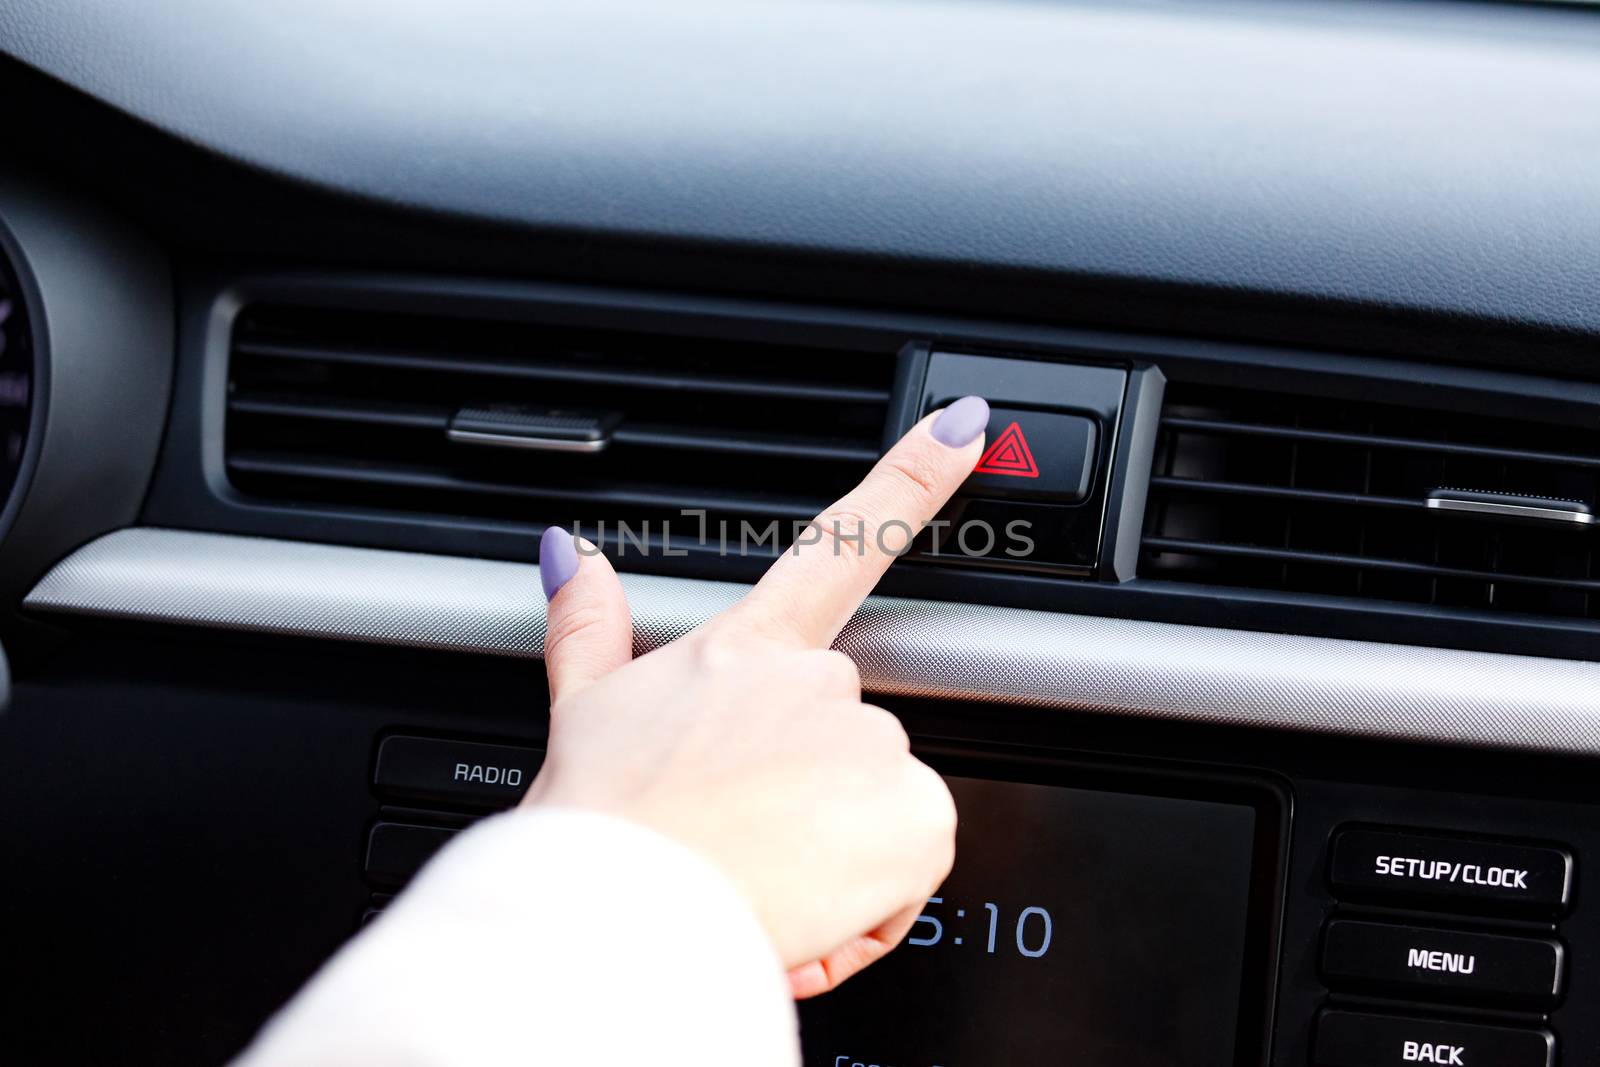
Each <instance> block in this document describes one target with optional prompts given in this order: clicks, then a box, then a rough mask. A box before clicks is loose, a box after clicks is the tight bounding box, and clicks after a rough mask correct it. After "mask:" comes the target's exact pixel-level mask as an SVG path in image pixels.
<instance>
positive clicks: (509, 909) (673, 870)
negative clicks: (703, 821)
mask: <svg viewBox="0 0 1600 1067" xmlns="http://www.w3.org/2000/svg"><path fill="white" fill-rule="evenodd" d="M799 1062H800V1050H799V1040H798V1037H797V1024H796V1018H795V1011H794V1003H793V1001H792V999H791V997H790V994H789V987H788V982H787V979H786V977H785V974H784V970H783V966H782V963H781V961H780V960H779V959H778V957H777V955H776V953H775V952H774V950H773V947H772V944H771V942H770V941H769V940H768V939H767V936H766V933H765V931H764V930H763V929H762V928H761V926H760V924H759V923H758V922H757V920H756V917H755V915H754V913H753V912H752V911H751V909H750V906H749V905H748V904H747V903H746V902H745V900H744V898H743V897H742V896H740V894H739V893H738V891H737V890H735V889H734V887H733V886H732V884H731V883H729V882H728V880H727V879H726V878H725V877H723V875H722V874H721V872H719V871H718V870H716V868H715V867H713V866H712V865H711V864H710V863H709V862H707V861H706V860H704V859H701V858H700V857H699V856H698V855H696V854H695V853H693V852H691V851H690V850H689V849H687V848H685V847H683V846H681V845H679V844H677V843H676V842H674V841H671V840H668V839H667V838H665V837H662V836H661V835H659V834H656V833H654V832H653V831H651V830H648V829H646V828H644V827H642V826H639V825H637V824H634V823H631V822H628V821H626V820H623V819H618V818H614V817H611V816H606V815H599V814H595V813H592V812H583V811H575V810H548V809H547V810H518V811H512V812H507V813H505V814H503V815H496V816H494V817H492V818H489V819H486V820H484V821H483V822H482V823H480V824H479V825H478V826H475V827H473V828H472V829H471V830H468V831H466V832H465V833H463V834H461V835H460V836H459V837H458V838H457V839H456V840H454V841H452V842H451V843H450V844H449V845H448V846H447V847H446V848H444V849H443V850H442V851H441V852H440V853H439V855H438V856H436V857H435V858H434V859H433V860H432V861H431V862H430V863H429V864H428V865H427V866H426V867H425V868H424V869H423V871H422V872H421V874H419V875H418V877H417V878H416V880H415V881H414V882H413V884H412V885H411V886H410V887H409V888H408V889H407V890H406V891H405V892H404V893H402V894H401V895H400V896H399V897H398V898H397V899H396V900H395V902H394V903H393V904H391V905H390V906H389V908H388V910H387V911H386V912H385V913H384V914H383V915H382V916H380V917H379V918H378V919H377V920H376V921H375V922H373V923H372V924H371V925H370V926H369V927H368V928H367V929H366V930H365V931H363V932H362V933H361V934H360V935H359V936H358V937H356V938H355V939H354V940H353V941H351V942H350V943H349V944H348V945H346V946H345V948H344V949H343V950H341V951H340V952H339V953H338V955H336V956H335V957H334V958H333V959H332V960H331V961H330V962H329V963H328V964H327V965H326V966H325V967H324V968H323V969H322V971H321V972H319V973H318V974H317V976H316V977H315V978H313V979H312V981H311V982H310V983H309V984H308V985H307V986H306V988H305V989H303V990H302V991H301V992H300V994H299V995H298V996H297V997H296V998H295V999H294V1000H293V1001H291V1002H290V1003H289V1005H288V1006H287V1007H286V1008H285V1009H284V1010H283V1011H281V1012H280V1013H279V1014H278V1015H277V1016H276V1017H275V1018H274V1019H273V1020H272V1021H271V1022H270V1023H268V1025H267V1026H266V1028H265V1029H264V1030H263V1031H262V1033H261V1034H260V1036H258V1037H257V1039H256V1042H255V1044H254V1045H253V1046H252V1047H251V1048H250V1049H249V1050H248V1051H247V1052H246V1053H245V1054H244V1056H243V1057H242V1058H241V1059H240V1061H239V1064H238V1067H278V1065H287V1064H295V1065H297V1067H304V1065H332V1064H357V1063H359V1064H371V1063H386V1064H418V1065H422V1064H427V1065H440V1064H470V1065H473V1067H478V1065H485V1064H513V1063H528V1064H539V1065H546V1067H548V1065H556V1064H561V1065H566V1064H593V1065H598V1067H609V1065H612V1064H615V1065H619V1067H621V1065H629V1067H632V1065H637V1064H645V1063H649V1064H657V1065H671V1064H684V1065H686V1067H687V1065H689V1064H694V1065H696V1067H712V1065H721V1064H727V1065H735V1064H736V1065H738V1067H797V1065H798V1064H799Z"/></svg>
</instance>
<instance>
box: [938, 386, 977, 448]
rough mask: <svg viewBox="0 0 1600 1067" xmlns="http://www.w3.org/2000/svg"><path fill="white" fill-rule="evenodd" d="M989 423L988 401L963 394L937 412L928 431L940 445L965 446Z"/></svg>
mask: <svg viewBox="0 0 1600 1067" xmlns="http://www.w3.org/2000/svg"><path fill="white" fill-rule="evenodd" d="M988 425H989V402H988V401H987V400H985V399H984V398H983V397H981V396H964V397H962V398H961V399H960V400H957V401H956V402H955V403H954V404H951V405H950V406H949V407H947V408H945V409H944V410H943V411H941V412H939V417H938V418H937V419H934V420H933V426H932V428H931V429H930V431H929V432H930V433H932V434H933V439H934V440H935V441H938V442H939V443H940V444H941V445H949V446H950V447H951V448H966V447H967V446H968V445H970V444H971V443H972V442H973V441H974V440H976V439H977V436H978V435H979V434H980V433H982V432H983V431H984V427H986V426H988Z"/></svg>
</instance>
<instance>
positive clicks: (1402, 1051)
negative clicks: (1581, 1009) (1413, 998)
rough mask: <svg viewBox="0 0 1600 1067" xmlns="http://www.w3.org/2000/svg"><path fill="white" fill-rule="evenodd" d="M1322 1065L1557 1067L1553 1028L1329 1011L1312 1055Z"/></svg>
mask: <svg viewBox="0 0 1600 1067" xmlns="http://www.w3.org/2000/svg"><path fill="white" fill-rule="evenodd" d="M1311 1055H1312V1061H1313V1062H1314V1063H1315V1064H1316V1067H1409V1065H1411V1064H1418V1063H1430V1064H1435V1065H1437V1067H1551V1065H1552V1064H1553V1063H1554V1062H1555V1058H1556V1039H1555V1037H1554V1036H1553V1035H1552V1034H1551V1033H1550V1031H1548V1030H1526V1029H1521V1028H1518V1027H1510V1026H1485V1025H1483V1024H1481V1023H1460V1022H1451V1021H1447V1020H1440V1019H1411V1018H1405V1017H1402V1016H1398V1015H1374V1014H1371V1013H1369V1012H1358V1011H1338V1010H1330V1011H1324V1012H1323V1013H1322V1015H1321V1017H1320V1018H1318V1019H1317V1035H1316V1043H1315V1047H1314V1049H1313V1051H1312V1054H1311Z"/></svg>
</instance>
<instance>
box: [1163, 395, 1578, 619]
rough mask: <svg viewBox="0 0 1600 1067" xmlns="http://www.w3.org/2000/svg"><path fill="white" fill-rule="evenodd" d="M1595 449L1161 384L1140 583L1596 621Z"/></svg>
mask: <svg viewBox="0 0 1600 1067" xmlns="http://www.w3.org/2000/svg"><path fill="white" fill-rule="evenodd" d="M1597 482H1600V433H1596V431H1595V430H1594V429H1578V428H1574V427H1563V426H1557V425H1549V424H1543V423H1533V422H1525V421H1521V420H1515V419H1505V418H1492V417H1478V416H1475V415H1468V414H1459V413H1447V412H1439V411H1421V410H1415V409H1411V408H1405V407H1398V406H1391V405H1386V404H1378V403H1365V402H1361V403H1353V402H1346V401H1333V400H1322V399H1311V398H1306V397H1298V396H1286V395H1280V394H1268V393H1258V392H1249V391H1243V390H1234V389H1217V388H1201V387H1193V386H1188V387H1186V386H1181V385H1174V386H1172V387H1171V388H1170V389H1169V391H1168V394H1167V404H1166V407H1165V408H1164V410H1163V413H1162V421H1161V430H1160V435H1159V440H1158V444H1157V454H1156V460H1155V466H1154V470H1153V476H1152V480H1151V488H1150V503H1149V507H1148V510H1147V512H1146V520H1145V531H1144V552H1143V557H1142V559H1141V562H1140V568H1139V574H1140V576H1141V577H1146V578H1162V579H1168V580H1174V581H1183V582H1199V583H1206V584H1212V585H1226V586H1245V587H1250V588H1255V589H1266V590H1276V591H1283V592H1289V593H1317V594H1330V595H1335V596H1345V597H1362V598H1370V599H1374V600H1387V601H1396V602H1404V603H1407V604H1422V605H1429V606H1432V607H1439V608H1452V609H1471V610H1475V611H1479V612H1495V613H1523V614H1528V615H1541V616H1560V617H1565V618H1577V619H1590V620H1593V619H1600V575H1597V573H1596V556H1597V555H1600V548H1597V546H1600V526H1597V525H1595V524H1594V523H1593V522H1592V519H1593V512H1594V511H1595V510H1596V504H1597V488H1600V485H1597Z"/></svg>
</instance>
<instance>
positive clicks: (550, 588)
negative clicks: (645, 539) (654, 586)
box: [539, 526, 633, 704]
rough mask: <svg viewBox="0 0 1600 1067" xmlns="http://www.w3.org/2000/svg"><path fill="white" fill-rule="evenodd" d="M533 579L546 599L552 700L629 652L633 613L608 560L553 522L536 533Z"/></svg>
mask: <svg viewBox="0 0 1600 1067" xmlns="http://www.w3.org/2000/svg"><path fill="white" fill-rule="evenodd" d="M580 549H581V551H580ZM539 582H540V584H541V585H543V586H544V595H545V597H546V598H548V599H549V601H550V610H549V614H548V621H547V622H546V624H545V633H544V665H545V670H546V671H547V672H548V673H549V675H550V703H551V704H554V703H555V702H556V701H557V700H559V699H561V698H562V697H564V696H571V695H572V694H573V693H576V692H577V691H578V690H580V689H582V688H583V687H585V686H587V685H589V684H590V683H591V682H593V681H595V680H597V679H599V678H602V677H604V676H605V675H607V674H610V673H611V672H612V671H614V670H616V669H617V668H618V667H620V666H622V665H623V664H625V663H627V662H628V661H629V660H630V659H632V658H633V617H632V616H631V615H630V614H629V613H628V598H627V595H626V594H624V593H623V591H622V583H621V582H620V581H618V580H617V572H616V571H614V570H612V569H611V561H610V560H608V559H606V558H605V557H604V556H602V555H600V553H599V552H598V551H597V550H596V549H595V547H594V546H593V545H591V544H590V543H589V542H588V541H576V540H574V539H573V536H572V535H571V534H570V533H568V532H567V531H566V530H563V529H561V528H560V527H559V526H551V527H549V528H548V529H546V530H545V532H544V536H542V537H540V538H539Z"/></svg>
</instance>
